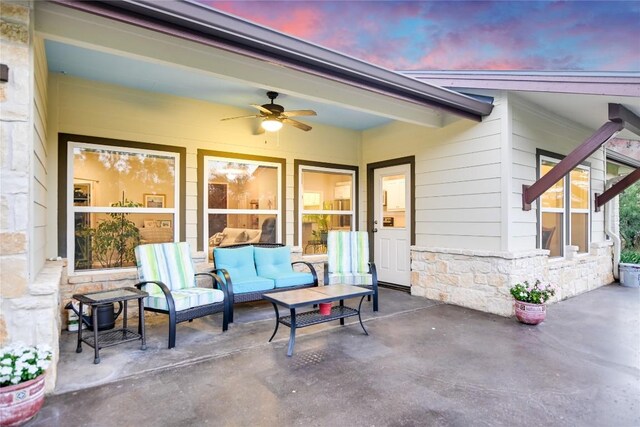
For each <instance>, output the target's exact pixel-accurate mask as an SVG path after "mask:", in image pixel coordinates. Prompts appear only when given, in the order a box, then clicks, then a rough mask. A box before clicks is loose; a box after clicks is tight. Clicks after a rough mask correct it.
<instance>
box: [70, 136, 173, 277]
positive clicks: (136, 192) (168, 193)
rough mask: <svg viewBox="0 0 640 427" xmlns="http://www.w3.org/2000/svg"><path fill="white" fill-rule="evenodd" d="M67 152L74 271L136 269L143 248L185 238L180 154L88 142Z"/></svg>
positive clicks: (72, 269) (71, 251) (77, 143)
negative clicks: (137, 252) (139, 247)
mask: <svg viewBox="0 0 640 427" xmlns="http://www.w3.org/2000/svg"><path fill="white" fill-rule="evenodd" d="M67 153H68V158H67V183H69V184H68V185H67V189H66V191H67V197H66V200H67V213H68V215H67V230H68V232H67V246H66V247H67V248H68V250H67V257H68V259H69V266H70V270H71V271H76V272H78V271H90V270H101V269H115V268H127V267H129V268H130V267H134V266H135V254H134V248H135V247H136V246H137V245H139V244H145V243H162V242H172V241H175V240H177V239H178V238H179V237H178V236H179V234H178V230H179V224H180V218H179V215H180V213H179V204H180V203H179V201H180V197H179V196H180V194H179V193H180V185H179V182H178V181H179V177H180V154H178V153H170V152H164V151H154V150H146V149H138V148H129V147H118V146H111V145H98V144H87V143H82V142H69V144H68V151H67ZM69 249H70V250H69Z"/></svg>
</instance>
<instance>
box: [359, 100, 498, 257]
mask: <svg viewBox="0 0 640 427" xmlns="http://www.w3.org/2000/svg"><path fill="white" fill-rule="evenodd" d="M495 104H496V107H495V108H494V113H492V114H491V116H489V117H486V118H485V119H484V120H483V121H482V122H481V123H475V122H470V121H466V120H459V121H457V122H455V123H452V124H450V125H448V126H446V127H443V128H440V129H429V128H424V127H419V126H414V125H409V124H402V123H393V124H391V125H387V126H383V127H381V128H378V129H374V130H370V131H365V132H364V135H363V159H364V162H363V163H364V166H366V164H367V163H372V162H377V161H382V160H388V159H393V158H398V157H404V156H411V155H415V159H416V176H415V192H416V197H415V202H414V203H415V216H416V218H415V220H416V230H415V231H416V245H418V246H430V247H436V246H437V247H449V248H465V249H486V250H499V249H500V236H501V229H500V224H501V216H500V209H501V199H500V194H501V166H500V153H501V114H502V105H500V99H499V98H497V100H496V103H495Z"/></svg>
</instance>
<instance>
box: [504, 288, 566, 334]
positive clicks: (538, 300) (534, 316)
mask: <svg viewBox="0 0 640 427" xmlns="http://www.w3.org/2000/svg"><path fill="white" fill-rule="evenodd" d="M509 291H510V292H511V295H513V297H514V298H515V303H514V306H515V309H516V317H517V318H518V320H519V321H520V322H522V323H526V324H528V325H537V324H538V323H541V322H542V321H544V319H545V317H546V315H547V306H546V304H545V303H546V302H547V301H549V299H550V298H551V297H552V296H553V295H555V294H556V287H555V286H554V285H542V284H541V283H540V280H536V283H535V284H534V285H531V284H529V282H527V281H526V280H525V281H524V282H522V283H516V284H515V285H514V286H512V287H511V289H510V290H509Z"/></svg>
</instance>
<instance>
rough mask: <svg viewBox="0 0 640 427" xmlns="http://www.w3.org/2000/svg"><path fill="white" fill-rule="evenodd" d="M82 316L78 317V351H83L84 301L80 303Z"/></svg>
mask: <svg viewBox="0 0 640 427" xmlns="http://www.w3.org/2000/svg"><path fill="white" fill-rule="evenodd" d="M79 313H80V316H79V317H78V346H77V347H76V353H82V325H83V324H84V320H82V303H80V311H79Z"/></svg>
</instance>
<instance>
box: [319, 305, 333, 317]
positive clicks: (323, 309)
mask: <svg viewBox="0 0 640 427" xmlns="http://www.w3.org/2000/svg"><path fill="white" fill-rule="evenodd" d="M331 305H332V304H331V303H330V302H321V303H320V310H319V312H320V314H321V315H323V316H328V315H330V314H331Z"/></svg>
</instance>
